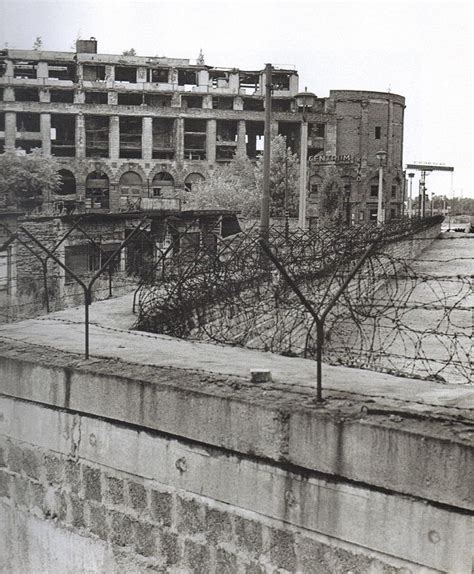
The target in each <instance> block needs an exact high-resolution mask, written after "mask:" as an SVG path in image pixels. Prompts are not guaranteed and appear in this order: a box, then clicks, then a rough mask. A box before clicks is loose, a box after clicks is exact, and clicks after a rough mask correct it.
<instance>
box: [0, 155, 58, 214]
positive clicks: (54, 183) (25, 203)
mask: <svg viewBox="0 0 474 574" xmlns="http://www.w3.org/2000/svg"><path fill="white" fill-rule="evenodd" d="M59 169H60V166H59V164H58V162H57V160H56V158H54V157H50V156H45V155H44V154H43V152H42V150H41V149H34V150H33V151H32V152H31V153H28V154H26V153H25V152H24V151H23V150H21V149H7V150H6V151H5V153H2V154H0V204H1V203H3V204H4V205H5V206H16V207H17V208H20V209H27V210H30V209H34V208H35V207H38V206H40V205H41V204H42V203H43V201H44V199H45V198H48V197H50V196H51V194H53V193H55V192H56V191H58V189H59V188H60V185H61V176H60V175H59Z"/></svg>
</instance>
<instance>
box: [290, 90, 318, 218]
mask: <svg viewBox="0 0 474 574" xmlns="http://www.w3.org/2000/svg"><path fill="white" fill-rule="evenodd" d="M315 98H316V96H315V94H313V93H312V92H308V88H305V90H304V92H299V93H298V94H296V96H295V100H296V105H297V106H298V108H299V109H301V110H302V117H301V138H300V139H301V148H300V193H299V205H298V225H299V226H300V228H301V229H306V180H307V175H306V169H307V165H306V164H307V160H308V122H307V119H306V108H311V107H312V106H313V103H314V99H315Z"/></svg>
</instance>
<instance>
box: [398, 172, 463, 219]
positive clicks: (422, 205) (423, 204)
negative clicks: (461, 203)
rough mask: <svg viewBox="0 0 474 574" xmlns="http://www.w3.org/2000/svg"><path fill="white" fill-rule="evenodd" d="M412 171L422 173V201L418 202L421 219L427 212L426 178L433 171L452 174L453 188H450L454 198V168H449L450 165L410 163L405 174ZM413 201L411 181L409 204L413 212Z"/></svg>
mask: <svg viewBox="0 0 474 574" xmlns="http://www.w3.org/2000/svg"><path fill="white" fill-rule="evenodd" d="M410 170H411V171H419V172H420V201H419V202H418V216H419V217H425V211H426V176H427V175H429V174H430V173H431V172H432V171H448V172H450V173H451V186H450V191H451V194H450V195H451V196H452V194H453V174H454V167H452V166H449V165H443V164H436V163H409V164H407V166H406V171H405V173H408V172H409V171H410ZM408 176H409V177H413V176H410V174H408ZM411 201H412V197H411V181H410V198H409V204H410V207H409V209H410V210H411ZM410 215H412V214H411V213H410Z"/></svg>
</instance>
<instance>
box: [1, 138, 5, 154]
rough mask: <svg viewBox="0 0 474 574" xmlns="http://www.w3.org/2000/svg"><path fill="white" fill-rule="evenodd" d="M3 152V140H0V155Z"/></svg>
mask: <svg viewBox="0 0 474 574" xmlns="http://www.w3.org/2000/svg"><path fill="white" fill-rule="evenodd" d="M4 152H5V140H4V139H0V153H4Z"/></svg>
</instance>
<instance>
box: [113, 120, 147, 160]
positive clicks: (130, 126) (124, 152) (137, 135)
mask: <svg viewBox="0 0 474 574" xmlns="http://www.w3.org/2000/svg"><path fill="white" fill-rule="evenodd" d="M119 122H120V153H119V157H120V158H128V159H141V157H142V118H134V117H131V116H126V117H120V118H119Z"/></svg>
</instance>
